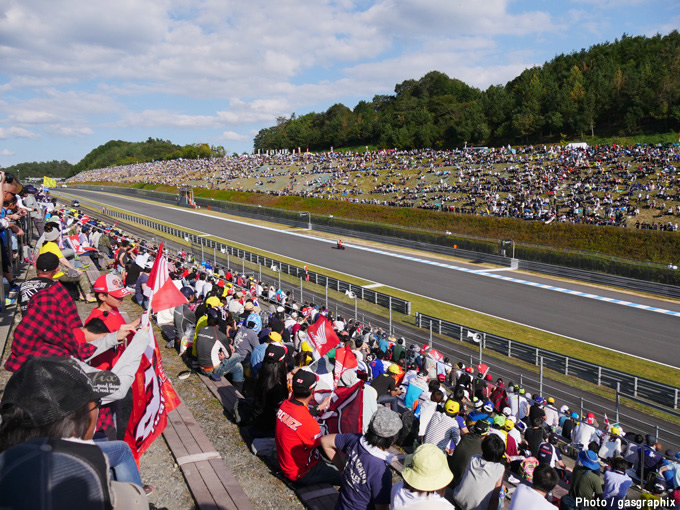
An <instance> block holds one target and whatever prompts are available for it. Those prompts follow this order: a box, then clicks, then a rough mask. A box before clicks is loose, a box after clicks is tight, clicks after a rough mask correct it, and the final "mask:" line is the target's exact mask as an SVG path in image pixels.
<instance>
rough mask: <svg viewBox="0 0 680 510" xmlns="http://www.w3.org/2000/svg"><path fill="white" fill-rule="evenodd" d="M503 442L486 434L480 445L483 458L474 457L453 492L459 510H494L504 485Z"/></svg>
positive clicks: (480, 456) (492, 435) (479, 456)
mask: <svg viewBox="0 0 680 510" xmlns="http://www.w3.org/2000/svg"><path fill="white" fill-rule="evenodd" d="M504 453H505V444H504V443H503V440H502V439H501V438H500V437H498V436H497V435H495V434H489V435H488V436H487V437H485V438H484V440H483V441H482V454H481V455H473V456H472V457H471V458H470V462H469V463H468V465H467V467H466V468H465V472H464V473H463V476H462V478H461V480H460V483H459V484H458V486H457V487H456V489H455V490H454V492H453V501H454V503H455V504H456V506H457V507H458V508H459V509H460V510H472V509H477V508H496V507H497V506H498V496H499V493H500V489H501V487H502V485H503V477H504V476H505V466H504V465H503V463H502V460H503V454H504Z"/></svg>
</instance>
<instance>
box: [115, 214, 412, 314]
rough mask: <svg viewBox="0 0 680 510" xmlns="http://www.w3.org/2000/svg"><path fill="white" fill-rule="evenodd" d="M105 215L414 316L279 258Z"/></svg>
mask: <svg viewBox="0 0 680 510" xmlns="http://www.w3.org/2000/svg"><path fill="white" fill-rule="evenodd" d="M106 214H108V215H109V216H113V217H114V218H119V219H122V220H125V221H132V222H134V223H139V224H140V225H144V226H147V227H149V228H153V229H155V230H159V231H161V232H163V233H166V234H169V235H172V236H175V237H180V238H183V239H184V240H185V241H189V242H192V243H196V244H198V245H199V246H201V247H204V248H211V249H213V256H214V259H215V260H216V258H217V251H218V250H219V252H220V253H223V254H226V255H227V256H236V257H237V258H239V259H243V263H244V264H245V262H246V261H248V262H252V263H255V264H262V265H264V266H265V267H272V266H276V268H277V271H279V272H281V273H285V274H289V275H291V276H295V277H297V278H302V279H304V280H305V281H310V282H313V283H316V284H318V285H321V286H324V287H327V288H329V289H333V290H337V291H339V292H347V291H349V292H351V293H353V294H354V295H356V296H357V298H358V299H362V300H364V301H368V302H371V303H373V304H375V305H378V306H382V307H384V308H387V309H388V310H394V311H395V312H400V313H403V314H405V315H411V302H410V301H406V300H403V299H400V298H396V297H393V296H389V295H387V294H383V293H382V292H376V291H374V290H373V289H367V288H365V287H362V286H360V285H355V284H353V283H350V282H346V281H343V280H338V279H337V278H331V277H330V276H326V275H324V274H321V273H317V272H314V271H307V270H305V268H303V267H298V266H294V265H292V264H288V263H286V262H281V261H278V260H276V259H272V258H269V257H264V256H262V255H258V254H257V253H252V252H249V251H246V250H242V249H240V248H235V247H233V246H230V245H228V244H223V243H219V242H217V241H213V240H212V239H205V238H203V237H201V236H198V235H196V234H192V233H191V232H187V231H185V230H182V229H179V228H174V227H169V226H167V225H163V224H161V223H157V222H155V221H151V220H148V219H146V218H140V217H138V216H134V215H131V214H124V213H119V212H117V211H106ZM201 256H202V258H203V260H205V253H204V250H201ZM228 262H229V260H228Z"/></svg>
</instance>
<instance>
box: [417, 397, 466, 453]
mask: <svg viewBox="0 0 680 510" xmlns="http://www.w3.org/2000/svg"><path fill="white" fill-rule="evenodd" d="M436 391H439V390H436ZM458 413H460V403H458V402H456V401H455V400H452V399H449V400H447V401H446V404H445V405H444V412H443V413H435V414H434V416H433V417H432V418H431V420H430V423H429V425H428V426H427V431H426V432H425V439H424V441H425V443H429V444H433V445H435V446H436V447H437V448H439V449H440V450H442V451H446V453H448V454H449V455H450V454H451V453H453V451H454V450H455V448H456V445H457V444H458V442H459V441H460V425H459V424H458V421H457V420H456V417H457V416H458Z"/></svg>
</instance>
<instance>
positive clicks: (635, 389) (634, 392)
mask: <svg viewBox="0 0 680 510" xmlns="http://www.w3.org/2000/svg"><path fill="white" fill-rule="evenodd" d="M637 384H638V378H637V377H634V378H633V396H634V397H635V398H637ZM675 396H676V399H675V400H676V402H677V396H678V390H677V389H676V390H675ZM675 407H677V406H675Z"/></svg>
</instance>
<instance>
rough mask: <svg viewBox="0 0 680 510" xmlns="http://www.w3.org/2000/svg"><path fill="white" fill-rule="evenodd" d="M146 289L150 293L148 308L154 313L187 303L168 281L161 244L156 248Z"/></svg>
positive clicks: (168, 273) (165, 260)
mask: <svg viewBox="0 0 680 510" xmlns="http://www.w3.org/2000/svg"><path fill="white" fill-rule="evenodd" d="M148 289H149V292H150V293H151V295H150V296H149V308H150V309H152V310H153V312H154V313H158V312H160V311H162V310H167V309H168V308H174V307H175V306H179V305H183V304H184V303H186V302H187V299H186V297H184V294H182V293H181V292H180V291H179V289H178V288H177V287H176V286H175V284H174V283H173V282H172V280H171V279H170V271H169V270H168V261H167V259H166V258H165V254H164V253H163V243H161V245H160V246H159V247H158V256H157V257H156V260H155V261H154V264H153V268H151V273H150V274H149V281H148Z"/></svg>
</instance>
